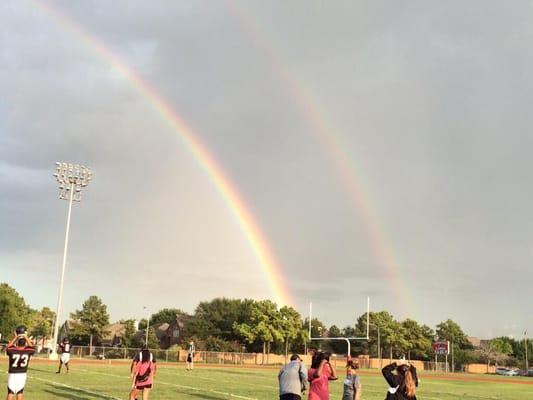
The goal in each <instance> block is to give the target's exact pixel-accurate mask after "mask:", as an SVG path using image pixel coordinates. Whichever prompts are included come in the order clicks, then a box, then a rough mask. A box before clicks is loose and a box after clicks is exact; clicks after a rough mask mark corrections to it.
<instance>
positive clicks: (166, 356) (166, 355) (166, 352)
mask: <svg viewBox="0 0 533 400" xmlns="http://www.w3.org/2000/svg"><path fill="white" fill-rule="evenodd" d="M165 358H166V362H168V349H166V350H165Z"/></svg>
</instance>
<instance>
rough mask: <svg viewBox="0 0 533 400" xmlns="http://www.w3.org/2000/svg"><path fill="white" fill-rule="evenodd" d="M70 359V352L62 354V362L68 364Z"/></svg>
mask: <svg viewBox="0 0 533 400" xmlns="http://www.w3.org/2000/svg"><path fill="white" fill-rule="evenodd" d="M69 361H70V353H62V354H61V362H62V363H63V364H67V363H68V362H69Z"/></svg>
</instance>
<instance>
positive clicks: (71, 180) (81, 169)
mask: <svg viewBox="0 0 533 400" xmlns="http://www.w3.org/2000/svg"><path fill="white" fill-rule="evenodd" d="M54 176H55V177H56V179H57V181H58V182H59V198H60V199H62V200H68V213H67V229H66V233H65V247H64V249H63V264H62V266H61V280H60V282H59V295H58V298H57V309H56V318H55V323H54V339H53V343H52V346H53V347H52V352H51V353H50V358H51V359H54V360H56V359H57V349H56V347H57V339H58V336H59V321H60V318H61V304H62V302H63V283H64V280H65V266H66V263H67V249H68V234H69V230H70V215H71V213H72V202H73V201H81V190H82V189H83V188H84V187H86V186H87V185H88V184H89V182H90V181H91V179H92V172H91V170H90V169H89V168H87V167H85V166H83V165H79V164H69V163H64V162H62V163H60V162H57V163H56V172H55V173H54Z"/></svg>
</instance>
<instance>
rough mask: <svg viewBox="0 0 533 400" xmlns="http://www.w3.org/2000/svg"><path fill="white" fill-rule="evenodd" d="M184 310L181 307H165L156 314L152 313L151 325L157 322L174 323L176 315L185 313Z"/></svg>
mask: <svg viewBox="0 0 533 400" xmlns="http://www.w3.org/2000/svg"><path fill="white" fill-rule="evenodd" d="M184 314H186V313H184V312H183V311H181V310H180V309H179V308H163V309H162V310H159V311H158V312H156V313H155V314H152V316H151V317H150V325H157V324H163V323H167V324H169V325H170V324H172V323H173V322H174V321H175V320H176V316H178V315H184Z"/></svg>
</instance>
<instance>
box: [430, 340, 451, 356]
mask: <svg viewBox="0 0 533 400" xmlns="http://www.w3.org/2000/svg"><path fill="white" fill-rule="evenodd" d="M433 352H434V353H435V354H450V342H433Z"/></svg>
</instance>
